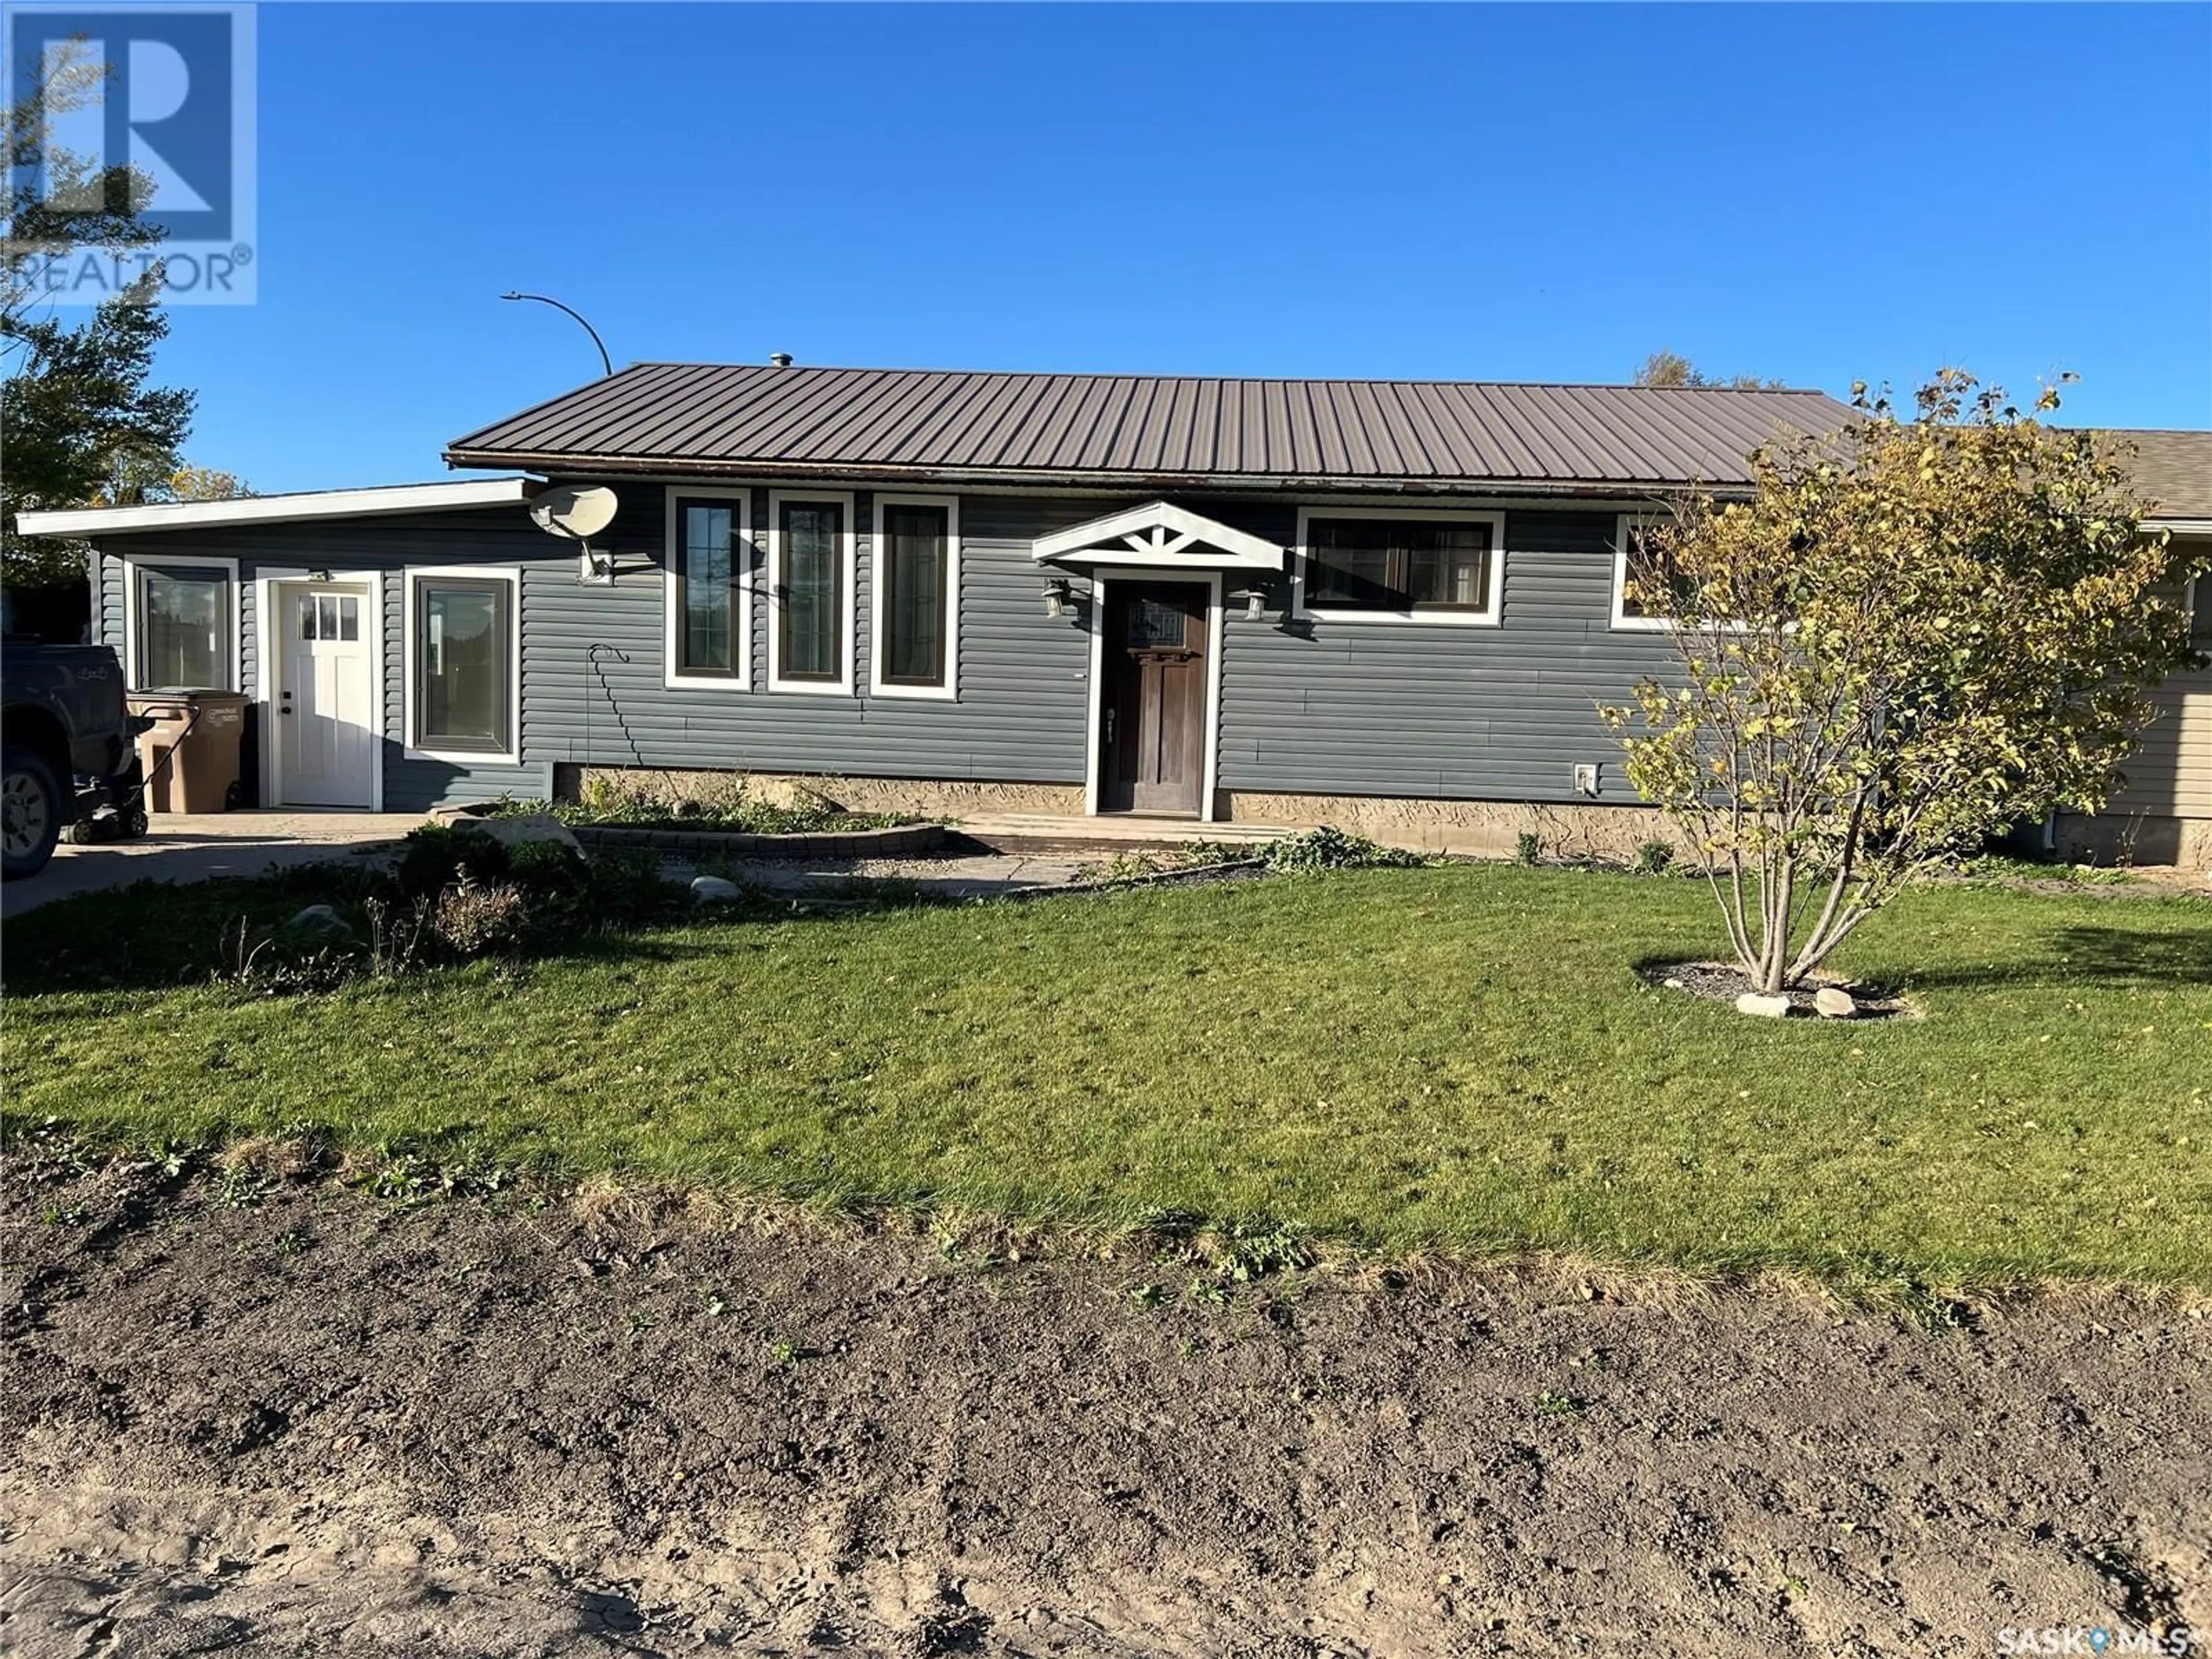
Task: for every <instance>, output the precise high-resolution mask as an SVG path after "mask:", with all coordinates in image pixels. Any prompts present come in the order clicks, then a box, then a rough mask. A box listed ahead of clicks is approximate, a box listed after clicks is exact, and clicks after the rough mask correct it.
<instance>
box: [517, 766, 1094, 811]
mask: <svg viewBox="0 0 2212 1659" xmlns="http://www.w3.org/2000/svg"><path fill="white" fill-rule="evenodd" d="M593 781H604V782H608V783H612V784H615V785H617V786H618V787H623V788H626V789H635V790H638V791H641V792H642V793H647V794H649V795H653V796H654V797H656V798H659V799H667V800H684V799H690V800H700V801H707V802H710V803H712V802H716V801H722V800H726V799H730V798H731V797H732V796H733V795H734V794H735V793H737V792H738V790H739V789H740V788H742V789H743V790H744V792H745V793H747V794H749V795H750V796H752V797H753V798H754V799H757V800H766V801H770V802H773V803H775V804H776V805H791V804H793V802H795V801H799V800H802V799H810V798H811V799H818V800H827V801H829V802H831V803H833V804H835V805H838V806H842V807H843V808H845V809H846V810H847V811H852V812H908V813H912V814H913V815H914V816H915V817H926V818H958V817H972V816H974V815H975V814H977V813H981V812H1051V813H1063V814H1074V815H1079V814H1080V813H1081V812H1082V811H1083V786H1082V785H1081V784H1079V783H987V782H978V781H972V780H970V781H945V780H942V779H932V778H834V777H809V776H805V775H799V774H797V773H789V772H750V773H738V772H659V771H649V770H640V769H632V768H628V767H612V766H585V767H566V766H563V767H556V769H555V778H554V789H555V793H556V794H558V795H560V796H561V798H562V799H575V797H576V794H577V793H578V792H579V791H580V789H581V788H582V787H584V786H585V785H586V784H588V783H591V782H593Z"/></svg>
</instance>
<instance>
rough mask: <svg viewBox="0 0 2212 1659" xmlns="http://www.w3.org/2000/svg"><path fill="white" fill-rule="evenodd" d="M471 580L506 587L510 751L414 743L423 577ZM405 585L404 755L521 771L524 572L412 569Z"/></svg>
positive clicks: (472, 567) (485, 567)
mask: <svg viewBox="0 0 2212 1659" xmlns="http://www.w3.org/2000/svg"><path fill="white" fill-rule="evenodd" d="M426 576H427V577H433V578H435V577H441V576H445V577H458V578H463V579H470V578H473V579H475V580H480V581H503V582H505V583H506V584H507V749H506V750H505V751H504V752H497V751H495V750H489V749H426V748H424V747H423V746H422V744H420V743H419V742H417V741H416V738H417V731H416V721H417V720H420V719H421V718H422V710H420V709H419V708H416V706H415V659H416V657H417V656H418V655H419V654H420V647H418V646H417V645H416V637H415V624H416V621H417V620H418V619H419V617H420V614H421V610H422V602H421V600H420V599H418V598H417V597H416V596H417V593H418V592H419V590H420V589H421V587H422V579H423V578H424V577H426ZM402 580H404V582H405V583H406V586H405V587H404V589H403V590H402V593H403V595H404V599H403V603H402V605H401V611H400V623H399V626H400V648H399V673H400V707H401V708H402V709H403V711H404V715H405V718H404V721H403V722H402V726H401V730H402V732H404V744H405V746H404V748H403V749H402V750H401V751H400V752H401V754H402V756H403V757H404V758H406V759H408V760H435V761H450V762H452V763H454V764H455V765H459V766H520V764H521V763H522V570H521V568H520V566H517V565H511V564H506V565H493V564H410V565H409V566H408V567H407V568H406V569H405V571H404V573H403V575H402Z"/></svg>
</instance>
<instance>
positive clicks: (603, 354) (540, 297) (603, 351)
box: [499, 291, 615, 374]
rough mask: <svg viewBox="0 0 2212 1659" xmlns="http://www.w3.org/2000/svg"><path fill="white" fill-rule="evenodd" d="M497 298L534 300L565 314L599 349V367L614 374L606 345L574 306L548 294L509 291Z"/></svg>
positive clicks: (612, 361)
mask: <svg viewBox="0 0 2212 1659" xmlns="http://www.w3.org/2000/svg"><path fill="white" fill-rule="evenodd" d="M499 297H500V298H501V299H502V300H535V301H538V304H539V305H542V306H551V307H553V308H554V309H555V310H556V311H565V312H567V313H568V314H569V315H570V316H571V317H574V319H576V320H577V322H578V323H580V324H581V325H583V330H584V332H585V333H586V334H588V335H590V336H591V337H592V344H593V345H595V346H597V347H599V365H600V367H601V368H604V369H605V371H606V372H607V373H608V374H613V373H614V372H615V360H614V359H613V358H611V357H610V356H607V343H606V342H605V340H602V339H601V338H600V337H599V330H597V329H596V328H593V327H592V325H591V324H590V322H589V321H587V320H586V318H585V316H584V313H582V312H580V311H579V310H577V309H576V308H575V307H574V306H564V305H562V303H561V302H560V301H558V300H556V299H555V298H554V297H553V296H552V295H550V294H517V293H513V292H511V291H510V292H508V293H506V294H502V295H500V296H499Z"/></svg>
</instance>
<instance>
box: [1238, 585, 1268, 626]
mask: <svg viewBox="0 0 2212 1659" xmlns="http://www.w3.org/2000/svg"><path fill="white" fill-rule="evenodd" d="M1229 597H1230V598H1231V599H1239V600H1242V601H1243V605H1244V620H1245V621H1246V622H1264V621H1266V620H1267V595H1266V594H1265V593H1262V592H1261V591H1260V590H1259V589H1258V588H1256V587H1240V588H1238V589H1237V591H1236V592H1234V593H1231V595H1230V596H1229Z"/></svg>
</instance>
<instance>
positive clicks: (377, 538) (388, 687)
mask: <svg viewBox="0 0 2212 1659" xmlns="http://www.w3.org/2000/svg"><path fill="white" fill-rule="evenodd" d="M545 544H546V538H545V536H544V534H543V533H542V532H540V531H538V528H537V527H536V526H533V525H532V523H531V522H530V520H528V519H527V518H526V516H524V514H523V513H522V512H521V511H520V509H519V508H518V509H516V510H514V511H513V512H511V513H510V512H504V511H501V510H498V509H492V510H487V511H478V512H465V513H420V514H411V515H404V516H391V517H376V518H360V519H331V520H312V521H307V522H302V523H299V524H282V525H255V526H235V527H232V528H228V529H210V530H200V531H164V532H158V533H155V534H148V535H139V536H132V537H131V538H128V540H127V541H126V540H125V539H124V538H117V539H116V541H115V542H114V543H113V544H112V545H113V547H114V548H115V549H117V550H127V551H129V553H130V554H131V558H132V560H133V561H135V562H137V563H139V564H141V565H147V566H151V567H154V568H160V564H161V557H162V556H163V555H165V554H177V555H189V556H193V557H197V558H221V559H235V560H237V561H238V583H239V592H238V594H237V603H238V617H239V641H240V658H241V659H242V664H243V674H244V678H243V679H242V680H241V681H240V687H241V689H242V690H246V691H248V692H250V693H252V694H253V695H254V696H257V697H263V698H265V697H266V696H268V694H269V690H270V688H268V687H266V686H264V684H263V679H262V672H261V665H262V662H263V659H264V651H263V648H262V642H261V628H260V620H261V619H260V617H259V615H258V607H259V589H258V587H257V586H256V583H258V581H259V580H260V579H261V578H262V577H263V576H264V575H265V574H267V573H269V572H270V571H272V570H286V571H294V572H297V571H300V570H303V569H311V568H313V569H319V568H329V569H330V570H331V571H333V572H337V573H342V574H352V573H362V572H369V571H379V572H382V573H383V574H384V577H385V580H384V614H383V647H382V648H383V678H382V684H381V693H382V699H383V704H384V741H383V744H382V745H381V751H382V756H383V767H384V805H385V810H386V811H392V812H408V811H421V810H422V809H423V808H426V807H430V806H435V805H441V804H449V803H457V802H461V801H471V800H493V799H497V798H498V797H500V796H501V795H505V794H512V795H542V794H544V793H545V792H546V790H547V789H548V787H550V774H549V772H548V770H547V769H546V767H545V766H544V765H543V764H542V763H532V762H531V760H530V757H528V755H527V753H526V754H525V756H524V760H523V763H522V764H521V765H520V766H506V765H488V764H484V763H474V762H471V763H466V764H463V763H455V762H451V761H435V760H420V759H416V760H410V759H409V758H407V757H406V754H405V742H404V738H405V732H406V724H405V722H406V667H405V653H404V650H403V649H402V641H403V637H404V609H405V605H406V592H407V590H406V583H405V581H404V576H403V574H402V573H403V572H404V571H405V570H406V569H407V568H409V567H410V566H412V567H416V568H421V567H424V566H435V565H465V564H476V563H483V564H493V565H520V564H524V563H525V562H526V561H529V560H539V559H543V558H544V556H545V551H544V549H545ZM571 569H573V565H564V566H563V570H564V572H566V571H568V570H571ZM128 580H129V577H128V573H127V571H126V569H125V565H124V562H123V561H122V560H121V559H119V558H117V557H115V556H112V553H109V554H104V555H103V556H101V558H100V592H99V605H98V608H97V613H96V615H97V619H98V623H99V626H100V630H101V638H102V640H103V641H105V642H106V643H108V644H112V646H114V647H115V648H116V650H117V651H118V653H120V652H121V651H122V650H123V648H124V624H123V607H124V603H125V585H126V583H127V581H128ZM527 586H528V583H527V580H526V582H525V587H526V589H527ZM131 672H134V673H135V669H133V670H131ZM524 718H525V720H526V721H527V719H528V714H527V710H526V711H525V716H524ZM257 721H258V725H259V726H260V728H261V730H260V739H259V740H260V742H261V743H262V744H267V743H268V742H269V741H270V739H271V737H272V734H271V733H270V732H269V730H268V729H267V727H268V719H267V715H266V709H265V708H263V709H260V710H258V711H257Z"/></svg>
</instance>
